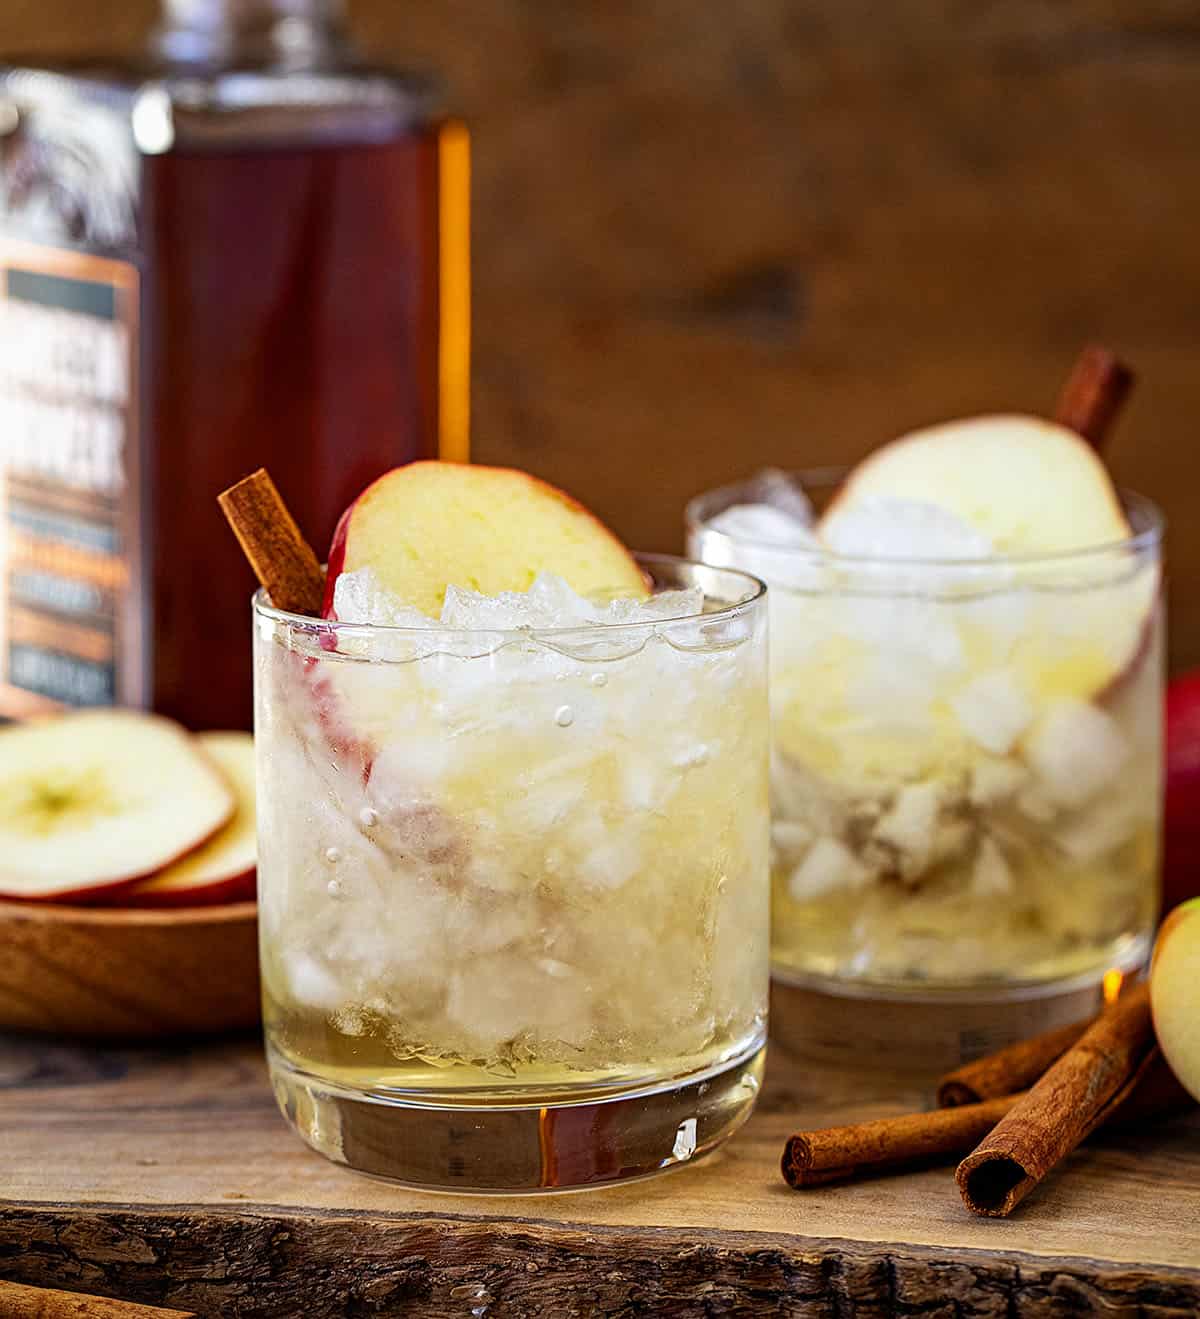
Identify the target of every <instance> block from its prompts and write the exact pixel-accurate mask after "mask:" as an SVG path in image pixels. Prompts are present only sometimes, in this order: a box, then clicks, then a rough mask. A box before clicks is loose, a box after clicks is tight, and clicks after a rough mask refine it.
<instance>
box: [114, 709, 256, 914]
mask: <svg viewBox="0 0 1200 1319" xmlns="http://www.w3.org/2000/svg"><path fill="white" fill-rule="evenodd" d="M196 741H197V743H198V744H199V746H200V748H201V750H202V751H203V752H204V753H205V755H207V756H209V757H211V758H212V760H213V762H214V763H215V764H216V766H217V768H218V769H219V770H220V771H221V773H222V774H223V775H224V777H225V781H226V782H227V783H228V784H229V786H230V788H231V789H232V791H233V795H234V798H235V799H236V801H237V808H236V810H235V811H234V814H233V818H232V819H231V820H230V821H229V823H228V824H226V825H225V827H224V828H223V829H221V830H220V831H219V832H218V833H216V834H214V835H213V837H212V838H210V839H209V840H208V842H207V843H205V844H204V845H203V846H202V847H199V848H197V850H196V851H194V852H192V853H191V855H190V856H185V857H184V858H183V860H182V861H176V862H174V863H173V864H172V865H169V866H168V867H167V868H166V869H165V870H162V871H160V872H159V873H158V874H157V875H153V876H151V878H149V879H144V880H142V881H141V882H140V883H137V884H135V885H134V886H133V887H132V888H130V889H127V890H126V891H125V892H123V893H122V894H121V895H120V899H119V900H120V903H121V905H123V906H128V907H198V906H211V905H212V904H214V903H218V902H241V901H244V900H246V899H250V898H253V897H254V895H255V894H254V890H255V866H256V862H257V856H258V840H257V837H256V834H255V820H254V738H253V737H251V736H250V734H249V733H200V734H198V735H197V737H196Z"/></svg>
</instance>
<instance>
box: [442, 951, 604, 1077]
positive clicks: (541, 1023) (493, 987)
mask: <svg viewBox="0 0 1200 1319" xmlns="http://www.w3.org/2000/svg"><path fill="white" fill-rule="evenodd" d="M568 970H569V974H565V975H564V974H563V973H562V971H561V969H559V968H556V969H555V971H554V972H553V974H547V973H546V972H545V971H543V970H542V968H541V967H539V966H538V965H536V964H535V963H533V962H531V961H530V960H529V959H527V958H526V957H524V956H522V955H521V954H517V953H507V952H500V953H489V954H486V955H484V956H482V957H474V958H471V959H470V960H469V961H467V962H465V963H463V965H462V966H461V967H460V968H459V970H458V971H457V972H456V973H455V974H454V975H453V976H452V977H451V980H450V991H449V994H448V995H447V1000H446V1016H447V1018H448V1019H449V1020H450V1021H451V1022H453V1023H454V1024H455V1025H456V1026H458V1027H459V1029H460V1030H461V1031H463V1033H464V1035H465V1036H466V1038H467V1039H468V1040H469V1041H470V1042H471V1047H472V1048H473V1049H478V1050H479V1051H480V1052H482V1053H484V1054H487V1053H490V1052H492V1051H494V1050H496V1049H498V1048H499V1047H500V1046H502V1045H504V1044H507V1043H508V1042H509V1041H511V1040H513V1039H515V1038H516V1037H517V1036H519V1035H523V1034H526V1033H529V1032H532V1033H535V1034H540V1033H550V1032H553V1033H554V1035H555V1036H556V1037H558V1038H561V1039H565V1040H572V1039H578V1040H582V1038H583V1037H584V1036H585V1035H586V1034H587V1031H588V1029H589V1028H590V1025H591V1014H590V1012H589V1010H588V1003H587V994H586V989H585V987H584V984H583V981H582V978H581V977H580V975H579V973H578V972H576V971H570V969H569V968H568Z"/></svg>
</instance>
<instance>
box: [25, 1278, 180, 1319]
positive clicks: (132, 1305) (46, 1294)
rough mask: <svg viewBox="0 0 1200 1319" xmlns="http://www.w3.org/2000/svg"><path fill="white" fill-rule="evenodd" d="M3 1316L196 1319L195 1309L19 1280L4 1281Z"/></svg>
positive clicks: (94, 1318)
mask: <svg viewBox="0 0 1200 1319" xmlns="http://www.w3.org/2000/svg"><path fill="white" fill-rule="evenodd" d="M0 1315H3V1316H4V1319H189V1317H190V1319H196V1314H195V1311H194V1310H164V1309H162V1308H161V1307H160V1306H157V1305H139V1304H137V1303H136V1302H135V1301H116V1300H113V1299H112V1298H111V1297H108V1296H86V1295H83V1294H82V1293H80V1292H64V1291H58V1290H57V1289H53V1288H49V1287H27V1286H25V1285H24V1284H23V1283H19V1282H0Z"/></svg>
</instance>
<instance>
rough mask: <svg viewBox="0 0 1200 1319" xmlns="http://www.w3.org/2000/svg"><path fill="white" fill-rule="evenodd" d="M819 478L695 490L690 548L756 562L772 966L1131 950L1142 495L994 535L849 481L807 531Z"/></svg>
mask: <svg viewBox="0 0 1200 1319" xmlns="http://www.w3.org/2000/svg"><path fill="white" fill-rule="evenodd" d="M835 483H836V474H833V473H813V474H811V476H808V477H805V476H801V477H798V478H794V477H790V476H788V475H786V474H784V473H780V472H768V473H762V474H760V475H759V476H758V477H756V478H753V479H752V480H750V481H747V482H744V483H742V484H741V485H737V486H730V487H727V488H725V489H722V490H717V491H713V492H710V493H709V494H707V495H703V496H700V497H698V498H697V499H695V500H693V501H692V503H691V505H689V508H688V527H689V548H690V551H691V553H692V554H694V555H695V557H697V558H700V559H703V560H704V561H706V562H708V563H712V564H715V565H724V566H736V567H739V568H742V569H744V570H746V571H749V572H753V573H756V574H757V575H759V576H760V577H762V578H763V579H764V580H766V581H767V583H768V584H769V586H770V598H769V605H770V615H771V707H772V711H771V713H772V761H771V799H772V821H773V823H772V849H771V850H772V926H773V930H772V965H773V971H774V974H775V975H776V977H777V978H779V979H780V980H782V981H784V982H785V983H791V984H792V985H802V986H810V987H811V986H818V987H819V986H821V985H824V986H825V987H826V988H827V989H832V990H833V992H835V993H846V992H850V991H853V992H854V993H859V992H864V991H867V990H872V989H875V990H884V991H887V990H898V991H901V992H902V993H905V994H908V993H916V994H918V995H920V993H921V992H922V991H935V992H944V991H947V990H967V991H974V990H980V989H983V990H988V989H992V990H994V989H996V988H997V987H1004V986H1009V987H1018V986H1025V987H1035V986H1048V985H1050V984H1052V983H1058V984H1063V983H1066V982H1068V981H1071V980H1072V979H1074V981H1075V982H1076V983H1085V982H1089V981H1090V983H1092V984H1095V983H1096V982H1098V980H1099V978H1100V977H1101V976H1102V974H1103V973H1104V972H1105V971H1106V970H1110V969H1113V968H1118V969H1119V968H1128V967H1131V966H1133V965H1136V964H1138V963H1140V962H1141V961H1142V960H1143V959H1144V957H1145V955H1146V953H1147V952H1148V949H1149V945H1150V939H1151V932H1152V929H1153V924H1154V920H1155V916H1156V910H1157V901H1158V834H1159V816H1160V800H1161V782H1160V774H1161V769H1160V765H1161V757H1162V743H1161V736H1162V728H1161V724H1162V713H1161V711H1162V683H1163V673H1162V663H1163V658H1162V648H1163V641H1162V606H1161V592H1160V576H1161V575H1160V552H1161V521H1160V518H1159V516H1158V514H1157V511H1156V510H1155V509H1154V507H1153V506H1152V505H1150V504H1149V503H1148V502H1147V501H1145V500H1143V499H1142V498H1140V497H1138V496H1135V495H1123V496H1122V500H1123V504H1124V510H1125V515H1126V518H1127V520H1128V522H1129V524H1130V526H1131V528H1132V535H1131V536H1130V537H1129V538H1128V539H1126V540H1125V541H1123V542H1121V543H1116V544H1109V545H1104V546H1100V547H1096V548H1091V549H1084V550H1079V551H1070V552H1066V553H1059V554H1055V555H1045V556H1041V557H1008V558H1005V557H1001V556H998V555H997V554H995V553H994V552H993V549H992V546H991V545H990V544H989V542H988V541H987V540H986V538H984V537H983V536H982V535H980V534H979V533H978V532H976V531H975V530H974V529H972V528H971V527H969V526H967V525H966V524H965V523H962V522H960V521H958V519H957V518H955V517H954V516H953V515H952V514H950V513H949V512H946V511H944V510H943V509H941V508H939V507H935V506H932V505H928V504H924V503H922V502H920V501H917V500H902V499H885V498H876V499H874V500H873V501H871V500H869V501H866V503H865V504H862V503H860V505H859V507H857V508H855V509H853V510H852V511H851V512H848V513H846V514H844V515H842V516H840V517H832V516H831V519H829V520H827V521H825V522H822V524H821V529H822V533H823V534H822V536H821V537H818V535H817V533H816V530H815V527H814V515H813V511H812V506H811V504H810V500H809V496H811V498H812V500H813V501H815V502H816V504H817V505H818V507H819V506H821V505H822V504H823V503H826V502H828V500H829V496H830V494H831V492H832V490H833V489H834V486H835ZM1032 1020H1036V1019H1032ZM1024 1029H1025V1030H1028V1029H1029V1023H1028V1022H1027V1023H1026V1024H1025V1027H1024Z"/></svg>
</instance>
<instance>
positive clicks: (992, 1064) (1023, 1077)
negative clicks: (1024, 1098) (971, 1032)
mask: <svg viewBox="0 0 1200 1319" xmlns="http://www.w3.org/2000/svg"><path fill="white" fill-rule="evenodd" d="M1094 1020H1095V1018H1092V1019H1091V1020H1089V1021H1077V1022H1074V1023H1073V1024H1072V1025H1070V1026H1060V1027H1058V1029H1057V1030H1048V1031H1046V1032H1045V1033H1044V1034H1042V1035H1034V1036H1033V1037H1032V1038H1031V1039H1028V1040H1018V1041H1017V1042H1016V1044H1010V1045H1009V1046H1008V1047H1007V1048H1004V1049H1000V1050H998V1051H997V1052H996V1053H989V1054H988V1055H987V1057H985V1058H976V1059H975V1061H974V1062H970V1063H964V1064H963V1065H962V1066H961V1067H956V1068H955V1069H954V1071H952V1072H947V1073H946V1075H945V1076H943V1077H942V1079H941V1080H940V1081H939V1082H938V1089H937V1102H938V1107H939V1108H953V1107H955V1106H956V1105H958V1104H977V1103H979V1101H980V1100H981V1099H992V1098H994V1097H995V1096H996V1095H1011V1094H1015V1093H1016V1091H1018V1090H1026V1089H1028V1088H1029V1087H1030V1086H1031V1085H1032V1084H1033V1083H1034V1082H1035V1081H1036V1080H1037V1079H1038V1077H1039V1076H1041V1074H1042V1073H1043V1072H1044V1071H1045V1070H1046V1068H1047V1067H1049V1066H1050V1064H1051V1063H1052V1062H1056V1061H1057V1060H1058V1059H1059V1058H1061V1057H1062V1056H1063V1054H1064V1053H1066V1051H1067V1050H1068V1049H1069V1048H1070V1047H1071V1045H1072V1044H1074V1043H1075V1041H1076V1040H1078V1039H1079V1037H1080V1036H1081V1035H1082V1034H1083V1032H1084V1031H1085V1030H1087V1029H1088V1027H1089V1026H1091V1024H1092V1021H1094Z"/></svg>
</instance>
